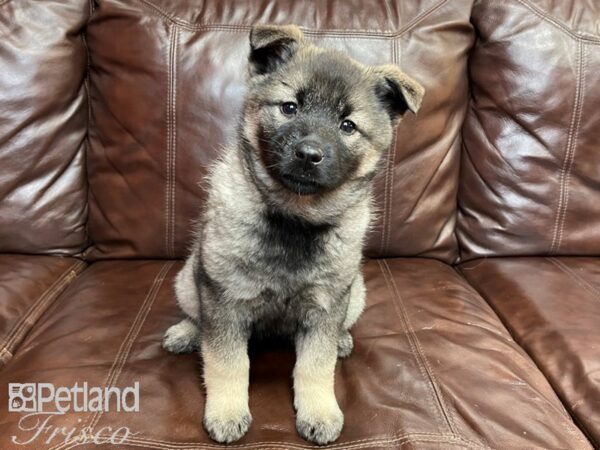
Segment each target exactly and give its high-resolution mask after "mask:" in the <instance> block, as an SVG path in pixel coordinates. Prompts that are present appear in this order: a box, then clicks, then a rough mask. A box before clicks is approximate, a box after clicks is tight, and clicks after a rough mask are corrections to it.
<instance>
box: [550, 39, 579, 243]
mask: <svg viewBox="0 0 600 450" xmlns="http://www.w3.org/2000/svg"><path fill="white" fill-rule="evenodd" d="M579 45H580V46H581V59H582V60H583V63H582V64H581V63H580V71H579V84H580V87H579V96H578V102H579V109H578V111H577V123H576V124H575V131H574V134H573V145H572V148H573V150H572V151H571V162H570V163H569V168H568V170H567V180H566V183H565V200H564V207H563V214H562V217H561V221H560V226H559V229H560V231H559V232H558V240H557V242H556V251H558V249H560V245H561V243H562V237H563V231H564V229H565V220H566V217H567V209H568V207H569V192H570V191H569V189H570V185H571V174H572V173H573V172H572V170H571V169H572V168H573V164H574V162H575V153H576V152H577V140H578V138H579V128H580V126H581V113H582V111H583V92H584V90H585V72H586V69H587V59H586V52H585V50H586V47H585V45H583V44H582V43H581V42H580V43H579Z"/></svg>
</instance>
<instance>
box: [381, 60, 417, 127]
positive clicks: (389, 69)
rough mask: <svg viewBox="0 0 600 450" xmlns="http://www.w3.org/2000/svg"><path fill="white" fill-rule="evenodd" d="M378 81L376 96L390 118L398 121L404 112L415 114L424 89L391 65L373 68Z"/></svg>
mask: <svg viewBox="0 0 600 450" xmlns="http://www.w3.org/2000/svg"><path fill="white" fill-rule="evenodd" d="M374 69H375V73H376V74H377V76H378V78H379V80H378V82H377V85H376V88H375V90H376V94H377V97H379V100H380V101H381V102H382V103H383V105H384V106H385V108H386V110H387V111H388V114H389V115H390V118H391V119H392V120H396V119H398V118H399V117H400V116H402V115H403V114H404V113H405V112H406V110H409V111H411V112H412V113H413V114H416V113H417V111H418V110H419V108H420V107H421V101H422V100H423V95H424V94H425V89H424V88H423V86H421V85H420V84H419V83H417V82H416V81H415V80H413V79H412V78H411V77H409V76H408V75H406V74H405V73H404V72H402V71H401V70H400V68H399V67H397V66H394V65H392V64H386V65H383V66H377V67H375V68H374Z"/></svg>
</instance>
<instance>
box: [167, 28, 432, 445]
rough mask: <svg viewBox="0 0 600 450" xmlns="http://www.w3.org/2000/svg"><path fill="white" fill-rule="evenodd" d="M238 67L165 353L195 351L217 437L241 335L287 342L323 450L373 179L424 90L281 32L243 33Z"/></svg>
mask: <svg viewBox="0 0 600 450" xmlns="http://www.w3.org/2000/svg"><path fill="white" fill-rule="evenodd" d="M248 67H249V75H248V82H247V86H248V90H247V95H246V99H245V104H244V108H243V114H242V117H241V121H240V124H239V129H238V130H239V131H238V136H237V142H236V143H235V145H232V146H230V147H229V148H227V149H226V150H224V154H223V155H222V158H221V159H220V160H219V161H218V162H217V163H216V164H215V165H214V167H213V169H212V172H211V174H210V175H209V177H208V181H209V189H208V198H207V200H206V203H205V205H204V209H203V212H202V214H201V217H200V220H199V222H198V225H197V229H196V230H195V231H196V239H195V243H194V245H193V248H192V252H191V255H190V256H189V258H188V259H187V261H186V263H185V265H184V267H183V269H182V270H181V271H180V272H179V274H178V275H177V278H176V282H175V291H176V296H177V301H178V303H179V306H180V307H181V309H182V310H183V312H184V313H185V314H186V316H187V317H186V318H185V319H184V320H182V321H181V322H180V323H178V324H176V325H173V326H172V327H171V328H169V329H168V330H167V332H166V335H165V338H164V342H163V346H164V347H165V348H166V349H167V350H169V351H171V352H175V353H183V352H190V351H193V350H195V349H198V348H199V349H200V353H201V355H202V359H203V362H204V382H205V385H206V409H205V414H204V426H205V428H206V430H207V431H208V433H209V434H210V436H211V438H212V439H214V440H216V441H218V442H224V443H228V442H232V441H235V440H237V439H239V438H240V437H242V436H243V435H244V434H245V433H246V431H247V430H248V427H249V426H250V423H251V420H252V419H251V415H250V410H249V408H248V374H249V365H250V362H249V360H248V352H247V346H248V339H249V338H250V336H251V335H277V336H288V337H291V338H292V339H293V340H294V342H295V346H296V352H297V362H296V366H295V368H294V406H295V408H296V412H297V414H296V425H297V429H298V432H299V433H300V434H301V435H302V436H303V437H304V438H305V439H308V440H310V441H313V442H316V443H318V444H326V443H328V442H332V441H334V440H335V439H337V438H338V436H339V434H340V432H341V430H342V426H343V422H344V416H343V415H342V411H341V410H340V408H339V406H338V403H337V401H336V398H335V394H334V369H335V365H336V360H337V357H338V356H339V357H345V356H348V355H349V354H350V352H351V350H352V346H353V342H352V336H351V335H350V333H349V329H350V327H352V325H353V324H354V323H355V322H356V320H357V319H358V317H359V315H360V314H361V312H362V310H363V307H364V304H365V285H364V281H363V276H362V274H361V253H362V247H363V240H364V237H365V233H366V231H367V228H368V226H369V219H370V211H371V203H372V194H371V191H372V180H373V177H374V175H375V174H376V171H377V167H378V163H379V161H380V159H381V156H382V155H383V154H384V153H385V151H386V150H387V149H388V147H389V146H390V144H391V142H392V136H393V134H394V127H395V125H396V124H397V122H398V121H399V120H400V118H401V117H402V115H403V114H404V113H405V112H406V111H411V112H413V113H416V112H417V110H418V109H419V106H420V104H421V99H422V97H423V88H422V87H421V86H420V85H419V84H418V83H417V82H415V81H414V80H412V79H411V78H409V77H408V76H407V75H405V74H404V73H403V72H402V71H401V70H400V69H399V68H398V67H396V66H393V65H382V66H374V67H367V66H364V65H362V64H360V63H358V62H356V61H354V60H352V59H350V58H349V57H348V56H346V55H345V54H343V53H340V52H338V51H333V50H325V49H322V48H318V47H315V46H313V45H311V44H309V43H308V42H306V41H305V40H304V37H303V34H302V32H301V31H300V29H299V28H298V27H296V26H293V25H287V26H256V27H254V28H253V29H252V31H251V33H250V56H249V63H248Z"/></svg>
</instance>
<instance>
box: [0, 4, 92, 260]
mask: <svg viewBox="0 0 600 450" xmlns="http://www.w3.org/2000/svg"><path fill="white" fill-rule="evenodd" d="M90 3H91V2H90V1H89V0H62V1H58V2H56V1H54V2H40V1H35V0H20V1H0V105H2V106H1V110H0V252H3V253H4V252H6V253H36V254H42V253H43V254H56V253H60V254H66V255H74V254H77V253H79V252H81V251H82V250H83V248H84V247H85V246H86V245H87V235H86V220H87V183H86V176H85V138H86V134H87V126H88V102H87V94H86V90H85V83H84V80H85V74H86V70H87V52H86V49H85V42H84V41H83V29H84V27H85V24H86V22H87V19H88V17H89V14H90Z"/></svg>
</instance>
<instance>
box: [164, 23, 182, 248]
mask: <svg viewBox="0 0 600 450" xmlns="http://www.w3.org/2000/svg"><path fill="white" fill-rule="evenodd" d="M178 35H179V29H178V28H177V27H175V26H173V27H172V28H171V36H170V38H169V56H168V68H169V69H168V71H167V151H166V154H167V155H166V156H167V162H166V165H167V167H166V169H167V177H166V178H167V180H166V186H165V250H166V254H167V256H169V257H173V255H174V253H175V244H174V242H175V231H174V227H175V214H174V209H175V153H176V151H177V148H176V147H177V120H176V116H177V113H176V106H177V99H176V96H177V69H176V66H177V43H178Z"/></svg>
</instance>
